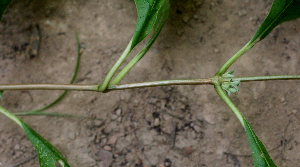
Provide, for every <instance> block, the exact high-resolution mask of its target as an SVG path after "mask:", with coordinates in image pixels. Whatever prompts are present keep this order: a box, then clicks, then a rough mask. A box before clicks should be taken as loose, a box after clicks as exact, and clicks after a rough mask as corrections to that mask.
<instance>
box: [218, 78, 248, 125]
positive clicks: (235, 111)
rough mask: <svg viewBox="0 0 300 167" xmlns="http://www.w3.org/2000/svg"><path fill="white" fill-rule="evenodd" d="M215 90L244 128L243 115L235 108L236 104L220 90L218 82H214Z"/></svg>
mask: <svg viewBox="0 0 300 167" xmlns="http://www.w3.org/2000/svg"><path fill="white" fill-rule="evenodd" d="M215 90H216V92H217V93H218V95H219V96H220V98H221V99H222V100H223V101H224V102H225V103H226V105H227V106H228V107H229V108H230V109H231V111H232V112H233V113H234V114H235V116H236V117H237V118H238V119H239V121H240V122H241V124H242V125H243V127H244V128H245V123H244V117H243V115H242V114H241V113H240V111H239V110H238V109H237V108H236V106H235V105H234V104H233V103H232V102H231V100H230V99H229V98H228V96H227V95H226V94H225V92H224V91H223V90H222V88H221V85H220V83H217V84H215Z"/></svg>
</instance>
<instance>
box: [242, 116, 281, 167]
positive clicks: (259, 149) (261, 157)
mask: <svg viewBox="0 0 300 167" xmlns="http://www.w3.org/2000/svg"><path fill="white" fill-rule="evenodd" d="M244 125H245V127H244V128H245V130H246V134H247V138H248V142H249V144H250V148H251V153H252V157H253V161H254V166H255V167H266V166H267V167H276V165H275V164H274V162H273V161H272V159H271V158H270V156H269V154H268V152H267V150H266V148H265V147H264V145H263V144H262V142H261V141H260V140H259V139H258V137H257V136H256V135H255V133H254V132H253V130H252V128H251V126H250V125H249V123H248V122H247V121H246V119H244Z"/></svg>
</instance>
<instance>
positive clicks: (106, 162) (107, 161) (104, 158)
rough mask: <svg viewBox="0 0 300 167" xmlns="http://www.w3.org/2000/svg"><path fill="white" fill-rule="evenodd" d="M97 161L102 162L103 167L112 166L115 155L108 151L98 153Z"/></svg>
mask: <svg viewBox="0 0 300 167" xmlns="http://www.w3.org/2000/svg"><path fill="white" fill-rule="evenodd" d="M95 159H96V160H98V161H99V160H101V162H100V163H101V165H102V166H110V165H111V163H112V162H113V154H112V153H111V152H110V151H107V150H101V151H99V152H97V153H96V158H95Z"/></svg>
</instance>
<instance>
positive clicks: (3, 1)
mask: <svg viewBox="0 0 300 167" xmlns="http://www.w3.org/2000/svg"><path fill="white" fill-rule="evenodd" d="M10 1H11V0H0V20H1V18H2V15H3V13H4V10H5V9H6V8H7V6H8V4H9V3H10Z"/></svg>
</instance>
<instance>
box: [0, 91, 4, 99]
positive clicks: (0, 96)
mask: <svg viewBox="0 0 300 167" xmlns="http://www.w3.org/2000/svg"><path fill="white" fill-rule="evenodd" d="M2 94H3V90H0V99H1V100H3V96H2Z"/></svg>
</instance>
